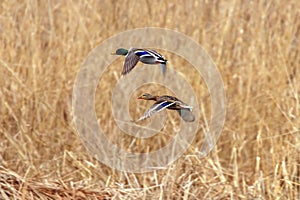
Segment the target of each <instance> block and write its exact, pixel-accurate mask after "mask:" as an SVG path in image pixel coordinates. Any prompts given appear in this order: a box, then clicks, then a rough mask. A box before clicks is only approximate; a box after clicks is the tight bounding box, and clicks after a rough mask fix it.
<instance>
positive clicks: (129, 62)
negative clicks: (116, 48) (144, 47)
mask: <svg viewBox="0 0 300 200" xmlns="http://www.w3.org/2000/svg"><path fill="white" fill-rule="evenodd" d="M139 60H140V57H139V56H137V55H136V54H135V49H130V50H129V51H128V54H127V55H126V57H125V62H124V66H123V71H122V75H125V74H128V73H129V72H130V71H131V70H132V69H133V68H134V67H135V66H136V64H137V62H139Z"/></svg>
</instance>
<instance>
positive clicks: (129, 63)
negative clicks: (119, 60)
mask: <svg viewBox="0 0 300 200" xmlns="http://www.w3.org/2000/svg"><path fill="white" fill-rule="evenodd" d="M112 54H115V55H123V56H125V62H124V66H123V71H122V75H125V74H128V73H129V72H130V71H131V70H132V69H133V68H134V67H135V66H136V64H137V63H138V61H140V62H142V63H144V64H150V65H156V64H160V67H161V71H162V73H163V75H165V73H166V66H167V60H166V59H165V58H164V57H163V56H162V55H161V54H159V53H158V52H156V51H154V50H150V49H138V48H130V49H129V50H127V49H123V48H120V49H117V50H116V52H113V53H112Z"/></svg>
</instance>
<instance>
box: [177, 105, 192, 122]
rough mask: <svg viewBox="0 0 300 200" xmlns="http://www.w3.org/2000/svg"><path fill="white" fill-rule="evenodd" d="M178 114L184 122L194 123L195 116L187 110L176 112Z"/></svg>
mask: <svg viewBox="0 0 300 200" xmlns="http://www.w3.org/2000/svg"><path fill="white" fill-rule="evenodd" d="M178 114H179V116H180V117H181V118H182V119H183V120H184V121H186V122H193V121H195V115H194V114H193V113H192V111H191V110H190V109H188V108H186V109H180V110H178Z"/></svg>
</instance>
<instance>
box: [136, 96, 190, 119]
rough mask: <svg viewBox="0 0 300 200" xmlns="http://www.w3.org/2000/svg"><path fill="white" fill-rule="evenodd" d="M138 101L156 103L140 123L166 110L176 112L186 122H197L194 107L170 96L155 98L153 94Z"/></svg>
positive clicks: (141, 97)
mask: <svg viewBox="0 0 300 200" xmlns="http://www.w3.org/2000/svg"><path fill="white" fill-rule="evenodd" d="M138 99H144V100H153V101H155V103H154V104H153V105H152V106H151V107H150V109H149V110H147V111H146V112H145V113H144V115H143V116H142V117H140V119H138V121H141V120H144V119H146V118H149V117H151V116H152V115H153V114H155V113H157V112H160V111H162V110H164V109H169V110H176V111H177V112H178V114H179V115H180V117H181V118H182V119H183V120H184V121H187V122H193V121H194V120H195V116H194V115H193V113H192V106H189V105H187V104H186V103H184V102H183V101H181V100H180V99H178V98H176V97H173V96H169V95H163V96H153V95H151V94H148V93H145V94H143V95H142V96H140V97H138Z"/></svg>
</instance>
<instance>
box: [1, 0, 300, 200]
mask: <svg viewBox="0 0 300 200" xmlns="http://www.w3.org/2000/svg"><path fill="white" fill-rule="evenodd" d="M0 13H1V15H0V16H1V18H0V41H1V45H0V55H1V58H0V73H1V78H0V84H1V87H0V88H1V89H0V105H1V107H0V114H1V118H0V120H1V123H0V152H1V154H0V197H1V198H0V199H110V198H111V199H300V130H299V128H300V119H299V114H300V95H299V94H300V84H299V82H300V51H299V46H300V20H299V19H300V2H299V1H296V0H283V1H242V0H235V1H223V2H222V3H221V1H204V0H202V1H172V0H171V1H165V2H161V1H156V0H154V1H128V0H125V1H119V2H116V1H57V0H54V1H33V0H29V1H10V0H4V1H1V3H0ZM142 27H161V28H168V29H172V30H176V31H179V32H181V33H184V34H186V35H187V36H189V37H191V38H193V39H194V40H195V41H197V42H198V43H199V44H200V45H201V46H202V47H203V48H204V49H205V50H206V51H207V52H208V54H209V55H210V56H211V57H212V59H213V60H214V62H215V64H216V65H217V67H218V69H219V71H220V74H221V75H222V78H223V81H224V85H225V91H226V98H227V116H226V122H225V126H224V129H223V132H222V135H221V137H220V138H219V141H218V143H217V145H216V147H215V148H214V150H213V151H212V152H211V153H210V154H209V155H208V156H207V157H205V158H202V159H199V158H198V157H197V156H193V155H194V154H195V152H197V149H198V148H199V146H200V142H201V141H200V139H199V138H196V140H195V141H194V142H193V144H192V146H191V148H190V149H189V150H188V151H187V152H186V153H185V154H184V155H183V156H182V157H181V158H180V159H178V160H177V161H176V162H174V163H173V164H172V165H170V166H169V167H168V168H167V169H165V170H158V171H154V172H149V173H142V174H133V173H126V172H119V171H117V170H114V169H111V168H109V167H107V166H105V165H103V164H101V163H100V162H98V161H97V160H96V159H95V158H93V157H92V156H90V155H89V153H88V151H87V150H86V148H85V146H84V145H83V143H82V141H81V139H80V138H79V136H78V134H77V133H76V130H75V127H74V124H73V121H72V117H73V116H72V89H73V84H74V81H75V79H76V75H77V73H78V71H79V69H80V66H81V64H82V62H83V61H84V59H85V58H86V57H87V55H88V53H89V52H90V51H91V50H92V49H93V48H95V47H96V46H97V45H99V44H100V43H101V42H103V41H104V40H105V39H107V38H109V37H111V36H113V35H115V34H117V33H119V32H122V31H126V30H129V29H134V28H142ZM111 51H112V50H111V49H108V50H107V52H108V53H110V52H111ZM162 53H164V54H167V55H168V57H171V58H174V59H173V62H172V63H176V70H178V71H180V72H181V73H182V74H185V75H186V79H187V80H188V81H189V82H190V84H191V85H192V86H193V88H194V90H195V91H196V93H197V96H198V99H202V100H203V102H202V104H201V105H202V106H201V107H200V110H201V112H202V113H206V114H205V115H204V116H207V118H209V113H210V108H209V106H210V101H209V98H206V96H207V95H208V93H207V90H206V88H205V84H204V83H203V84H202V85H199V84H198V83H199V81H197V84H196V82H195V81H194V82H193V80H199V78H201V77H195V76H194V75H193V74H194V73H193V67H192V66H189V65H188V63H187V62H186V61H185V60H184V59H182V58H176V57H175V56H173V57H172V55H171V54H170V53H169V52H164V51H162ZM122 62H123V58H120V59H117V61H116V62H115V63H114V64H113V65H112V66H111V67H110V68H109V70H108V71H107V72H106V76H104V78H103V80H100V82H101V81H102V82H101V87H100V86H99V88H98V90H97V94H96V102H97V105H96V109H97V110H96V112H97V116H98V117H99V119H101V120H100V124H101V126H102V127H104V130H105V131H106V134H107V135H108V136H111V139H114V137H118V134H120V133H121V132H120V131H119V130H118V128H117V127H116V126H115V124H114V122H113V119H112V117H111V114H110V113H111V107H110V102H109V100H110V97H111V94H110V90H111V88H113V86H114V84H116V82H117V81H118V80H119V79H120V78H121V75H120V74H121V69H122ZM170 67H173V66H170ZM174 68H175V67H174ZM147 90H148V91H150V92H151V91H155V90H159V91H162V92H165V93H167V92H168V91H167V90H166V89H165V88H162V87H158V86H155V85H152V86H151V85H149V86H147ZM140 93H141V90H139V91H137V92H136V93H135V94H134V95H133V97H132V100H131V102H132V105H131V107H130V111H131V114H132V116H134V117H137V116H140V115H141V114H142V113H143V111H144V110H145V109H146V108H147V107H149V105H150V104H149V102H143V103H140V102H138V103H139V104H138V103H136V101H135V99H134V96H135V97H136V96H137V95H139V94H140ZM169 94H171V93H169ZM137 104H138V106H137V109H135V105H137ZM168 116H169V118H170V119H172V118H176V117H177V116H176V115H175V114H173V113H171V112H168ZM176 120H177V119H174V121H175V122H176ZM171 122H172V120H171ZM200 122H201V123H204V119H203V118H202V119H201V120H200ZM167 126H168V129H169V130H170V135H168V134H167V135H166V134H164V135H162V136H161V137H156V138H154V139H153V140H155V142H153V140H151V139H148V140H147V141H138V142H136V145H137V146H136V149H137V150H140V151H147V149H148V150H149V149H150V150H151V149H155V148H157V146H156V144H158V143H159V141H162V143H165V142H168V140H169V139H170V137H172V136H173V135H174V134H173V131H172V130H173V129H172V126H176V123H174V124H173V125H170V124H167ZM175 128H176V127H175ZM109 130H110V132H109ZM198 135H199V136H198V137H202V136H201V135H202V132H199V133H198ZM130 140H132V138H130V137H126V136H124V142H130Z"/></svg>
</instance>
